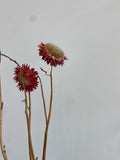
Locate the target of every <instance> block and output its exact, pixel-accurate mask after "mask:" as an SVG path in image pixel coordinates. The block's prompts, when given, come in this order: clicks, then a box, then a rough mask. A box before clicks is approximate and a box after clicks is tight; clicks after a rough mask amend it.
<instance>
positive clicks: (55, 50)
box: [38, 43, 67, 67]
mask: <svg viewBox="0 0 120 160" xmlns="http://www.w3.org/2000/svg"><path fill="white" fill-rule="evenodd" d="M38 47H39V55H40V56H42V59H43V60H44V61H46V62H47V64H50V65H51V66H54V67H56V66H57V65H61V66H62V65H63V64H64V60H67V57H65V56H64V52H63V51H62V49H60V48H59V47H58V46H56V45H54V44H52V43H46V44H44V43H41V44H40V45H39V46H38Z"/></svg>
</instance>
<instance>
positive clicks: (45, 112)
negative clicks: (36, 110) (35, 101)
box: [38, 76, 47, 125]
mask: <svg viewBox="0 0 120 160" xmlns="http://www.w3.org/2000/svg"><path fill="white" fill-rule="evenodd" d="M38 78H39V81H40V87H41V92H42V100H43V107H44V114H45V120H46V125H47V111H46V104H45V98H44V92H43V86H42V81H41V78H40V77H39V76H38Z"/></svg>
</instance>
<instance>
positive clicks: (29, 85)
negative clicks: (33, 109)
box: [14, 64, 38, 92]
mask: <svg viewBox="0 0 120 160" xmlns="http://www.w3.org/2000/svg"><path fill="white" fill-rule="evenodd" d="M14 75H15V76H14V80H15V81H16V83H17V87H18V88H19V90H20V91H23V90H26V91H27V92H31V91H33V90H34V89H36V87H37V86H38V73H37V71H35V69H34V68H31V69H30V66H29V65H25V64H22V67H20V66H17V67H16V68H15V71H14Z"/></svg>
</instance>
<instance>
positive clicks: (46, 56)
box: [0, 43, 67, 160]
mask: <svg viewBox="0 0 120 160" xmlns="http://www.w3.org/2000/svg"><path fill="white" fill-rule="evenodd" d="M38 47H39V49H38V50H39V56H41V58H42V59H43V60H44V61H45V62H46V63H47V64H48V65H50V67H51V69H50V73H49V74H48V73H47V72H46V71H45V70H44V69H42V68H41V70H42V71H43V72H44V73H45V74H46V75H47V76H49V77H50V86H51V91H50V104H49V111H48V113H47V111H46V103H45V97H44V92H43V86H42V80H41V78H40V76H39V74H38V72H37V71H36V70H35V69H34V68H30V66H29V65H28V64H22V65H20V64H19V63H18V62H17V61H16V60H14V59H12V58H11V57H9V56H7V55H5V54H3V53H1V51H0V62H1V57H5V58H7V59H9V60H10V61H12V62H13V63H15V64H16V65H17V66H16V68H15V70H14V77H13V79H14V80H15V82H16V83H17V87H18V88H19V90H20V91H22V92H24V96H25V99H24V103H25V116H26V122H27V132H28V148H29V159H30V160H38V157H37V156H35V154H34V149H33V145H32V137H31V92H32V91H34V90H35V89H37V87H38V84H39V83H40V87H41V95H42V100H43V107H44V115H45V124H46V126H45V131H44V144H43V153H42V160H46V147H47V137H48V128H49V124H50V118H51V111H52V101H53V78H52V70H53V67H56V66H57V65H61V66H63V64H64V60H67V57H66V56H64V52H63V50H62V49H60V48H59V47H58V46H56V45H54V44H52V43H45V44H44V43H41V44H40V45H39V46H38ZM2 117H3V100H2V91H1V80H0V147H1V152H2V156H3V158H4V160H8V155H7V152H6V149H5V145H4V144H3V137H2Z"/></svg>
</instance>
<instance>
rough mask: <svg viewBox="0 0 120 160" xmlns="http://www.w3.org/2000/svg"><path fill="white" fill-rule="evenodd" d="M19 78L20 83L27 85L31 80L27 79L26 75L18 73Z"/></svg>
mask: <svg viewBox="0 0 120 160" xmlns="http://www.w3.org/2000/svg"><path fill="white" fill-rule="evenodd" d="M18 80H19V82H20V84H22V85H23V86H27V85H28V84H29V83H30V82H29V81H28V80H26V79H25V78H24V77H23V74H21V73H20V74H18Z"/></svg>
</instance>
